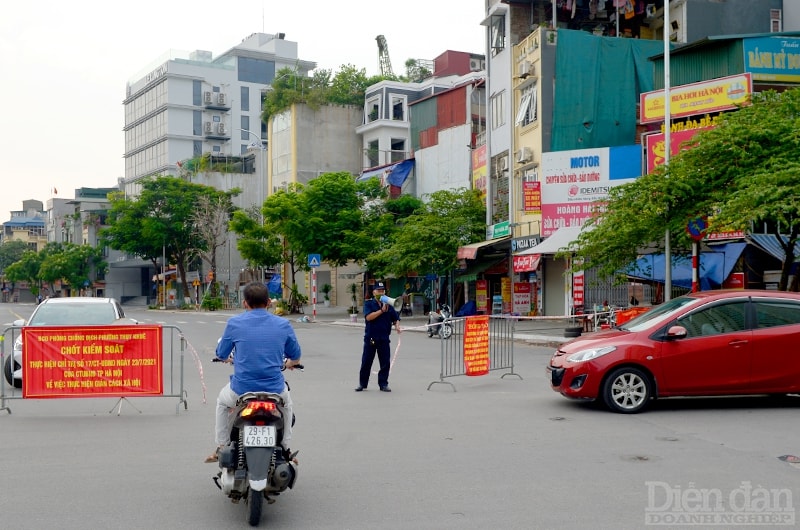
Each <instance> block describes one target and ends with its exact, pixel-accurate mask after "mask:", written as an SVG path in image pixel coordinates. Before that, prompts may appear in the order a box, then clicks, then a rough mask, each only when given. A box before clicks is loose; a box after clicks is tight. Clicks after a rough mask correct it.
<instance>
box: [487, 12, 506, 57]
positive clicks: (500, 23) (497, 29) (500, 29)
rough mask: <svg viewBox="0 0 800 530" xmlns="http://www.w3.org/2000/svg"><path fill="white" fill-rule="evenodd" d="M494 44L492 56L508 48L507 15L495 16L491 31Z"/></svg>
mask: <svg viewBox="0 0 800 530" xmlns="http://www.w3.org/2000/svg"><path fill="white" fill-rule="evenodd" d="M489 31H490V36H491V43H492V55H497V54H498V53H500V52H501V51H503V50H504V49H505V47H506V17H505V15H501V16H493V17H492V25H491V28H490V29H489Z"/></svg>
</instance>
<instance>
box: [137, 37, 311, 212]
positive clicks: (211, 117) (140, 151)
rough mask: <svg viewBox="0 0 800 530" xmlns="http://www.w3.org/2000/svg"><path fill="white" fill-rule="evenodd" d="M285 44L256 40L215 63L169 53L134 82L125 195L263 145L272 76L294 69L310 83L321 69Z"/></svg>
mask: <svg viewBox="0 0 800 530" xmlns="http://www.w3.org/2000/svg"><path fill="white" fill-rule="evenodd" d="M284 37H285V35H284V34H283V33H278V34H275V35H270V34H266V33H253V34H252V35H250V36H249V37H247V38H245V39H244V40H243V41H242V42H241V44H238V45H237V46H234V47H233V48H231V49H229V50H228V51H226V52H224V53H223V54H221V55H219V56H218V57H213V56H212V54H211V52H209V51H204V50H195V51H193V52H190V53H185V52H169V53H168V55H167V56H166V57H162V58H160V59H159V60H157V61H155V62H154V63H153V65H151V66H150V67H148V68H147V69H146V70H145V71H144V72H143V73H142V74H139V75H138V76H136V77H135V78H134V79H133V80H131V81H130V82H129V83H128V84H127V87H126V94H125V100H124V101H123V105H124V106H125V127H124V131H125V154H124V157H125V189H126V192H128V193H130V194H133V195H135V194H136V193H137V192H138V186H137V185H136V182H137V181H138V180H139V179H141V178H143V177H146V176H148V175H152V174H162V175H164V174H172V175H176V174H177V172H178V166H177V163H178V162H180V161H183V160H186V159H190V158H193V157H197V156H200V155H202V154H204V153H211V154H212V155H215V156H225V155H229V156H230V155H234V156H238V155H241V154H244V153H245V152H246V151H247V149H248V146H250V145H251V144H253V143H254V142H255V143H256V144H257V143H258V142H259V141H260V142H261V143H262V145H263V143H266V141H267V133H266V127H265V126H264V125H263V124H262V122H261V108H262V101H263V97H264V93H265V92H266V90H268V89H269V86H270V84H271V83H272V81H273V79H274V78H275V73H276V72H278V71H279V70H281V69H282V68H290V69H292V70H295V71H296V72H297V74H298V75H301V76H306V75H308V72H309V71H310V70H313V69H314V68H315V67H316V63H314V62H310V61H302V60H300V59H299V58H298V56H297V43H296V42H292V41H288V40H286V39H285V38H284ZM261 189H264V190H266V187H265V186H262V187H261ZM261 198H262V199H263V197H261ZM254 202H255V201H254Z"/></svg>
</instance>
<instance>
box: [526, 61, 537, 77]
mask: <svg viewBox="0 0 800 530" xmlns="http://www.w3.org/2000/svg"><path fill="white" fill-rule="evenodd" d="M528 75H529V76H531V77H536V65H535V64H533V63H528Z"/></svg>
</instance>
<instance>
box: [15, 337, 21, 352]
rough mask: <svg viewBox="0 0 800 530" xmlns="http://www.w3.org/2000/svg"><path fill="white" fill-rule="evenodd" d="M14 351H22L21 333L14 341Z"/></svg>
mask: <svg viewBox="0 0 800 530" xmlns="http://www.w3.org/2000/svg"><path fill="white" fill-rule="evenodd" d="M14 351H22V333H20V334H19V335H17V338H16V340H14Z"/></svg>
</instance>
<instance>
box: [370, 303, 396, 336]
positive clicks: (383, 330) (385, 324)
mask: <svg viewBox="0 0 800 530" xmlns="http://www.w3.org/2000/svg"><path fill="white" fill-rule="evenodd" d="M380 309H381V303H380V302H378V301H377V300H375V299H374V298H370V299H369V300H367V301H366V302H364V317H365V320H366V316H367V315H369V314H370V313H374V312H375V311H380ZM398 320H400V315H398V314H397V311H395V309H394V307H392V306H391V305H390V306H389V309H388V310H387V311H386V312H385V313H383V314H381V316H379V317H378V318H375V319H373V320H367V325H366V327H365V328H364V336H365V337H367V338H370V339H377V340H389V335H391V333H392V324H394V323H395V322H397V321H398Z"/></svg>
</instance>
